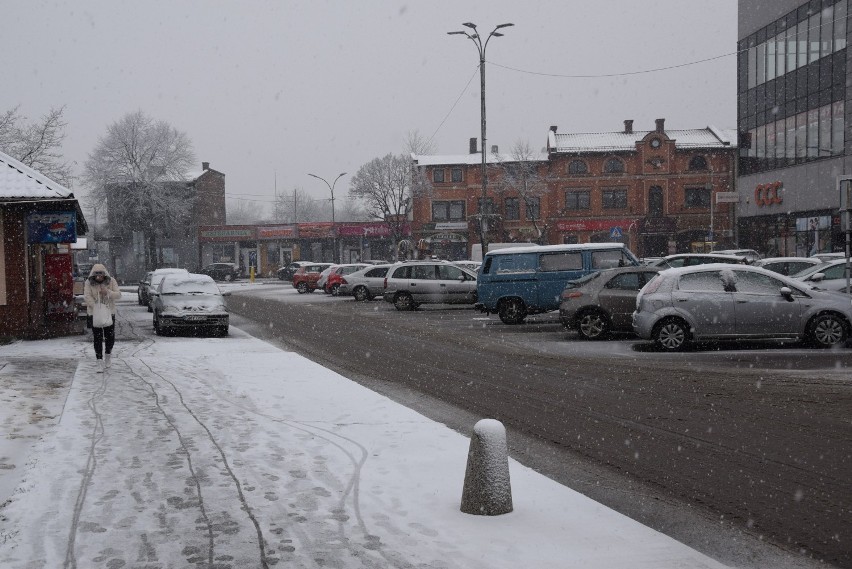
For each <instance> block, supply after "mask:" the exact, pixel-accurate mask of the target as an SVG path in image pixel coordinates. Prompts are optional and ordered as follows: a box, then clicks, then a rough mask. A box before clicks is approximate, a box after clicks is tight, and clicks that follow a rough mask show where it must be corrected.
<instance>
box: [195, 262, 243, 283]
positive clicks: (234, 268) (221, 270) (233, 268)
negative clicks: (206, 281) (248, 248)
mask: <svg viewBox="0 0 852 569" xmlns="http://www.w3.org/2000/svg"><path fill="white" fill-rule="evenodd" d="M198 272H199V273H200V274H202V275H208V276H210V277H212V278H213V280H214V281H226V282H230V281H233V280H236V279H238V278H240V268H239V266H238V265H235V264H233V263H213V264H211V265H207V266H206V267H204V268H203V269H201V270H200V271H198Z"/></svg>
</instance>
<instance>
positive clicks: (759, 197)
mask: <svg viewBox="0 0 852 569" xmlns="http://www.w3.org/2000/svg"><path fill="white" fill-rule="evenodd" d="M783 191H784V184H782V183H781V182H770V183H769V184H758V185H757V186H756V187H755V188H754V203H755V205H757V206H758V207H764V206H768V205H773V204H780V203H783V202H784V196H783Z"/></svg>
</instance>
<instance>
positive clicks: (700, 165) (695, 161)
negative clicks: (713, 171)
mask: <svg viewBox="0 0 852 569" xmlns="http://www.w3.org/2000/svg"><path fill="white" fill-rule="evenodd" d="M689 169H690V170H707V159H706V158H704V157H703V156H701V155H696V156H693V157H692V160H690V161H689Z"/></svg>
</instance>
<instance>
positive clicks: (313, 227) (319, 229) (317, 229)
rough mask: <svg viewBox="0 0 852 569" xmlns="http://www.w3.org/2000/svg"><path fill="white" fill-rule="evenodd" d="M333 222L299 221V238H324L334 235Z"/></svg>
mask: <svg viewBox="0 0 852 569" xmlns="http://www.w3.org/2000/svg"><path fill="white" fill-rule="evenodd" d="M333 229H334V224H333V223H300V224H299V238H300V239H324V238H326V237H334V231H333Z"/></svg>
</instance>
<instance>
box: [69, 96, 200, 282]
mask: <svg viewBox="0 0 852 569" xmlns="http://www.w3.org/2000/svg"><path fill="white" fill-rule="evenodd" d="M194 162H195V155H194V152H193V150H192V143H191V142H190V140H189V137H188V136H187V135H186V134H185V133H183V132H180V131H178V130H176V129H175V128H173V127H172V126H170V125H169V124H168V123H166V122H164V121H155V120H154V119H153V118H151V117H149V116H148V115H146V114H145V113H144V112H142V111H136V112H134V113H129V114H127V115H125V116H124V117H123V118H122V119H120V120H119V121H117V122H115V123H113V124H111V125H109V127H107V132H106V134H105V135H104V136H103V137H101V138H100V139H99V141H98V144H97V146H96V147H95V149H94V151H93V152H92V153H91V154H90V155H89V158H88V160H87V161H86V164H85V167H84V174H83V177H84V180H85V182H86V184H87V185H88V186H89V188H91V193H90V199H91V202H92V206H93V207H100V208H102V207H104V206H106V207H107V209H108V219H109V220H110V226H111V231H112V232H113V233H114V234H115V233H116V232H117V231H118V229H119V228H133V229H137V230H139V231H141V232H142V234H143V239H144V241H145V244H146V246H145V266H146V267H147V268H148V269H149V270H150V269H152V268H154V266H155V265H156V264H157V263H159V262H161V261H162V260H161V259H159V258H158V255H157V238H158V237H159V236H162V235H164V234H167V233H169V232H171V231H173V230H175V228H178V227H180V226H181V225H182V224H185V222H186V220H187V219H188V217H189V215H190V213H191V211H192V207H193V204H194V199H192V196H191V195H189V192H188V188H187V184H186V183H185V180H186V175H187V172H189V170H190V168H191V166H192V164H193V163H194Z"/></svg>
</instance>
